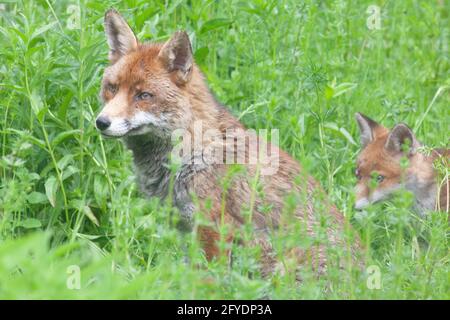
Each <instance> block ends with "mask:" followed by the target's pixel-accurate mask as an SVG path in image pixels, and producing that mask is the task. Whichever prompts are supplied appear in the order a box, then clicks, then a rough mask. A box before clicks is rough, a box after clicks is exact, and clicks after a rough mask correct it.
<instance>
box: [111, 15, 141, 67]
mask: <svg viewBox="0 0 450 320" xmlns="http://www.w3.org/2000/svg"><path fill="white" fill-rule="evenodd" d="M105 32H106V38H107V39H108V45H109V49H110V50H109V60H110V61H111V63H115V62H116V61H117V60H119V59H120V58H121V57H122V56H124V55H125V54H127V53H128V52H130V51H132V50H135V49H136V48H137V46H138V42H137V39H136V36H135V35H134V33H133V31H132V30H131V28H130V27H129V26H128V24H127V22H126V21H125V19H124V18H122V16H121V15H120V14H119V13H118V12H117V11H116V10H114V9H109V10H108V11H106V13H105Z"/></svg>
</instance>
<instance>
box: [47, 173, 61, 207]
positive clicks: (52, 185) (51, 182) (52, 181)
mask: <svg viewBox="0 0 450 320" xmlns="http://www.w3.org/2000/svg"><path fill="white" fill-rule="evenodd" d="M57 190H58V181H57V180H56V178H55V177H54V176H51V177H50V178H48V179H47V181H45V194H46V195H47V198H48V201H50V204H51V205H52V207H55V205H56V191H57Z"/></svg>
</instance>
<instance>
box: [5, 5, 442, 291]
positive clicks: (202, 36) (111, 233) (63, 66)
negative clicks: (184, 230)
mask: <svg viewBox="0 0 450 320" xmlns="http://www.w3.org/2000/svg"><path fill="white" fill-rule="evenodd" d="M7 2H8V3H6V5H5V7H4V8H3V9H2V10H0V43H1V46H0V124H1V127H0V128H1V129H0V144H1V154H0V179H1V182H0V298H7V299H14V298H89V299H95V298H98V299H100V298H105V299H115V298H153V299H167V298H187V299H192V298H198V299H210V298H226V299H233V298H246V299H253V298H258V297H262V296H263V295H267V294H268V295H269V296H270V297H271V298H274V299H281V298H285V299H307V298H312V299H317V298H321V299H338V298H352V299H372V298H374V299H383V298H386V299H449V298H450V269H449V258H450V255H449V247H448V222H447V217H446V216H445V214H440V213H432V214H430V215H429V216H428V217H427V218H426V219H421V218H419V217H417V216H415V215H414V214H413V213H412V212H410V210H408V209H407V208H408V203H409V199H408V196H407V195H404V196H403V197H399V198H398V199H396V201H394V202H393V203H391V204H388V205H380V206H375V207H373V208H371V209H370V210H368V211H367V212H363V213H357V212H355V211H354V210H353V209H352V205H353V194H352V189H353V185H354V184H355V178H354V177H353V171H354V170H353V168H354V162H355V156H356V154H357V152H358V150H359V146H358V143H357V141H358V139H359V137H358V131H357V125H356V122H355V121H354V113H355V112H357V111H359V112H363V113H366V114H367V115H369V116H370V117H372V118H374V119H377V120H379V121H381V122H382V123H384V124H385V125H386V126H392V125H394V124H395V123H397V122H399V121H403V122H406V123H407V124H409V125H410V126H411V127H413V128H415V130H416V134H417V136H418V138H419V139H420V140H421V141H422V142H424V143H426V144H427V145H428V146H432V147H445V146H447V145H448V138H449V137H448V133H449V130H448V129H449V105H450V98H449V97H450V95H449V91H450V89H449V85H450V80H449V74H450V72H449V66H450V63H449V52H448V46H449V43H448V41H449V34H450V28H449V25H450V18H449V12H450V10H449V9H450V8H449V6H448V3H447V2H446V1H425V0H423V1H419V0H416V1H413V0H407V1H392V0H391V1H379V0H377V1H375V0H373V1H372V0H370V1H358V2H354V1H308V0H306V1H304V2H303V3H302V2H300V1H287V0H286V1H284V0H282V1H264V0H252V1H169V2H168V4H166V1H148V0H142V1H141V0H128V1H121V2H120V3H119V1H115V2H117V5H114V7H116V8H117V9H118V10H119V11H121V12H122V14H123V15H124V16H125V18H126V19H127V20H128V21H129V23H130V25H131V26H132V28H133V29H134V30H135V31H136V33H137V34H138V37H139V38H140V39H141V40H144V39H145V40H156V41H164V40H166V39H167V38H168V37H169V36H170V34H171V33H172V32H173V31H175V30H177V29H185V30H187V31H188V33H189V35H190V37H191V40H192V42H193V47H194V52H195V56H196V59H197V63H198V64H199V65H200V67H201V68H202V70H203V71H204V73H205V74H206V77H207V79H208V82H209V85H210V87H211V89H212V90H213V91H214V93H215V94H216V95H217V97H218V99H219V100H220V101H221V102H223V103H224V104H225V105H227V106H229V107H230V109H231V110H232V112H233V113H234V114H235V115H236V116H240V117H241V121H242V122H243V123H245V124H246V125H247V126H248V127H251V128H256V129H258V128H277V129H279V130H280V144H281V145H282V147H283V148H284V149H285V150H287V151H288V152H289V153H290V154H291V155H293V156H294V157H295V158H296V159H298V160H299V161H300V162H301V163H302V165H303V166H304V167H305V168H306V169H308V170H309V171H310V172H311V173H312V174H313V175H314V176H315V177H316V178H317V179H318V180H319V181H320V182H321V184H322V185H323V186H324V188H325V189H326V190H327V191H328V193H329V194H330V197H331V199H332V200H333V201H334V202H335V203H336V205H337V206H338V208H339V209H340V210H341V211H342V212H343V213H344V214H345V216H346V217H347V219H348V221H350V223H351V224H352V226H353V227H354V229H355V230H356V231H357V233H359V235H360V237H361V239H362V242H363V243H364V244H365V246H366V249H367V250H366V252H365V254H364V255H365V259H366V265H375V266H378V267H379V269H380V273H381V289H369V287H368V286H367V278H368V274H367V273H366V272H363V273H360V272H353V273H350V274H345V275H344V274H343V273H342V272H341V271H340V270H337V269H336V270H331V272H330V275H329V276H328V277H326V278H325V279H321V280H317V279H315V278H313V277H306V279H305V281H304V282H303V283H302V284H301V285H299V284H297V283H295V282H293V281H291V279H290V278H289V277H288V276H286V277H281V276H280V277H278V278H276V279H273V280H264V279H262V278H261V277H259V276H257V275H254V276H250V274H251V273H252V270H253V271H254V270H255V266H254V264H255V263H254V260H252V254H251V253H249V252H248V250H246V248H236V249H235V250H236V255H237V256H238V258H239V259H240V260H239V259H238V261H241V262H240V263H237V264H236V266H235V267H233V268H232V269H231V270H230V269H229V268H228V267H227V264H226V262H225V261H215V262H212V263H209V264H208V263H207V262H206V261H205V259H204V258H203V256H202V253H201V251H200V250H199V249H198V243H197V242H196V241H195V236H194V235H192V234H186V235H184V234H181V233H179V232H178V231H177V230H175V229H174V228H173V227H171V226H170V221H168V219H167V217H168V215H169V213H170V212H171V208H170V207H169V206H167V205H165V204H162V203H159V202H158V201H157V200H155V199H150V200H149V199H145V198H143V196H142V195H140V194H139V192H138V190H137V187H136V185H135V183H134V178H133V173H132V166H131V155H130V154H129V152H128V151H126V150H125V149H124V148H123V146H122V144H121V143H120V142H119V141H111V140H108V141H104V140H103V139H102V138H101V137H100V135H99V134H98V133H97V132H96V130H95V128H94V126H93V120H94V118H95V115H96V113H97V112H98V111H99V110H100V108H101V103H100V101H99V99H98V92H99V85H100V77H101V74H102V70H103V68H104V67H105V66H106V65H107V44H106V40H105V37H104V34H103V26H102V23H103V14H104V12H105V10H106V9H108V7H107V6H106V5H105V4H104V3H105V2H104V1H99V0H95V1H79V2H77V1H44V0H39V1H37V0H35V1H7ZM113 2H114V1H113ZM71 4H72V5H75V7H76V8H80V9H81V11H80V12H81V19H80V28H78V29H77V28H76V29H73V28H71V27H70V26H71V25H70V24H71V22H72V21H73V11H71V9H68V8H69V5H71ZM372 4H376V5H378V6H380V7H381V13H382V16H381V30H369V29H368V28H367V26H366V20H367V18H368V17H369V13H367V12H366V11H367V8H368V6H369V5H372ZM71 8H72V7H71ZM355 141H356V143H355ZM447 174H448V173H447ZM285 236H286V237H289V236H290V235H289V234H288V235H285ZM186 252H187V253H186ZM186 255H187V256H188V257H189V262H186V261H185V260H186V259H185V258H186ZM71 265H77V266H79V268H80V270H81V288H80V290H70V289H69V288H68V286H67V285H66V281H67V280H68V277H69V280H70V275H69V274H68V273H67V268H68V266H71ZM199 265H200V267H198V266H199ZM206 278H208V279H209V280H210V281H208V282H205V281H204V279H206Z"/></svg>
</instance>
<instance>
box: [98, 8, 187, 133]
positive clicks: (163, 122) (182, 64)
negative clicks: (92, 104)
mask: <svg viewBox="0 0 450 320" xmlns="http://www.w3.org/2000/svg"><path fill="white" fill-rule="evenodd" d="M105 29H106V35H107V39H108V43H109V46H110V53H109V59H110V62H111V65H110V66H108V67H107V68H106V69H105V71H104V75H103V80H102V88H101V98H102V100H103V102H104V107H103V109H102V111H101V112H100V113H99V115H98V117H97V119H96V127H97V129H98V130H99V131H100V132H101V134H102V135H103V136H107V137H117V138H119V137H125V136H132V135H142V134H153V135H155V136H160V137H170V134H171V132H172V131H173V130H175V129H186V128H187V125H188V123H189V121H190V117H191V112H190V103H189V99H187V97H186V95H185V93H184V90H183V87H184V86H185V85H186V84H187V82H188V81H189V79H190V72H191V70H192V64H193V61H192V52H191V46H190V42H189V38H188V37H187V35H186V33H184V32H177V33H175V35H174V36H173V37H172V39H170V40H169V41H168V42H167V43H165V44H163V45H161V44H144V45H142V44H138V42H137V40H136V38H135V36H134V34H133V32H132V31H131V29H130V28H129V26H128V25H127V23H126V22H125V20H124V19H123V18H122V17H121V16H120V15H119V14H118V13H117V12H116V11H114V10H110V11H108V12H107V13H106V16H105Z"/></svg>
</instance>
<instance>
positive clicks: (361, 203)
mask: <svg viewBox="0 0 450 320" xmlns="http://www.w3.org/2000/svg"><path fill="white" fill-rule="evenodd" d="M369 204H370V202H369V200H367V198H362V199H359V200H358V201H356V203H355V209H356V210H361V209H364V208H365V207H367V206H368V205H369Z"/></svg>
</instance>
